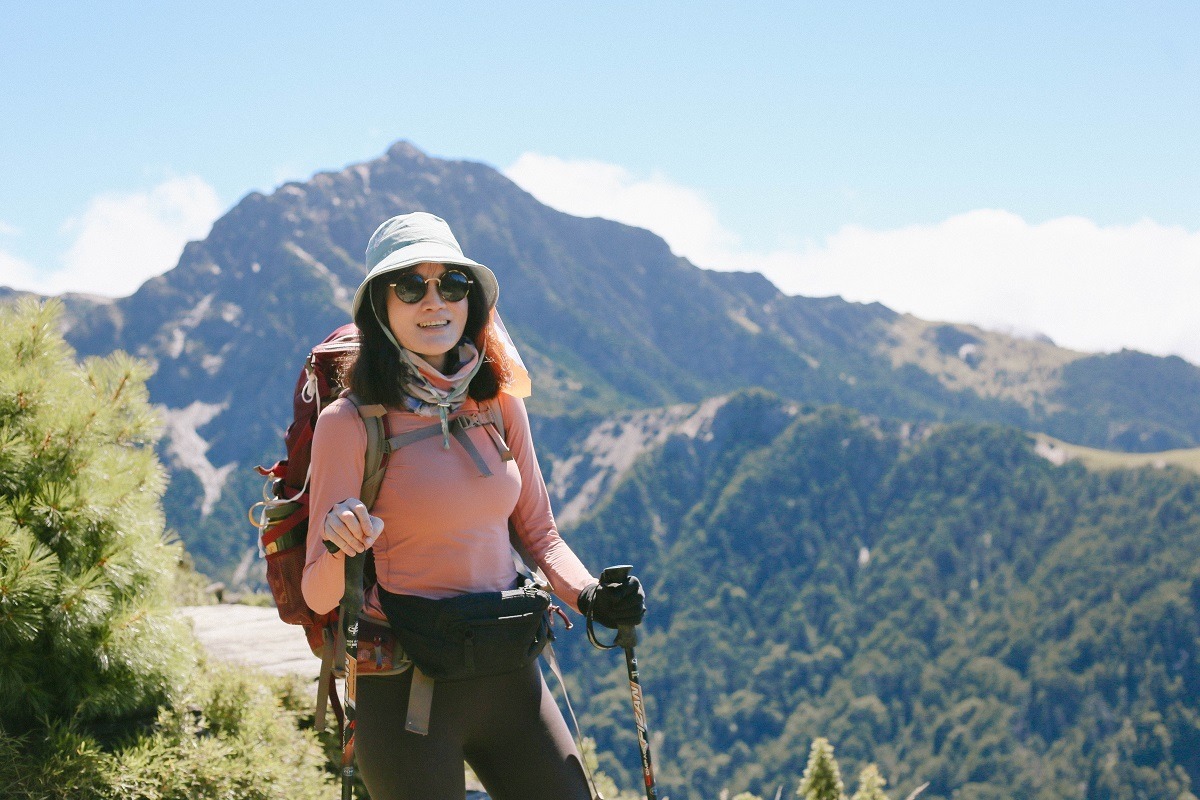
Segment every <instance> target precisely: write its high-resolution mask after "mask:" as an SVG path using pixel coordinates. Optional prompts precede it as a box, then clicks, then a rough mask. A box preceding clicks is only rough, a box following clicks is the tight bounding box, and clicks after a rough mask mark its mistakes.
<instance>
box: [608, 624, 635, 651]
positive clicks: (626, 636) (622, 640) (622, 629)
mask: <svg viewBox="0 0 1200 800" xmlns="http://www.w3.org/2000/svg"><path fill="white" fill-rule="evenodd" d="M637 642H638V638H637V628H635V627H634V626H633V625H619V626H617V638H616V640H615V641H614V642H613V644H614V645H616V646H617V647H623V648H625V649H626V650H632V649H633V648H634V647H636V646H637Z"/></svg>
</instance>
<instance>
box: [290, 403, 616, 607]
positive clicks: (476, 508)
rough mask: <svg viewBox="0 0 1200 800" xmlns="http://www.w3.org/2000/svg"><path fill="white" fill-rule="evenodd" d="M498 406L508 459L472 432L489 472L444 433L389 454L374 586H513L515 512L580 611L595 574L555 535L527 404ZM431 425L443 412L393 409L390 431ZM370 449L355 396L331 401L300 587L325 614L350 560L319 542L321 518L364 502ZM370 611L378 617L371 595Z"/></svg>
mask: <svg viewBox="0 0 1200 800" xmlns="http://www.w3.org/2000/svg"><path fill="white" fill-rule="evenodd" d="M493 402H499V403H500V410H501V413H502V414H503V416H504V427H505V431H504V436H505V440H506V441H507V444H508V446H509V449H510V450H511V451H512V454H513V459H512V460H511V461H507V462H506V461H503V460H502V459H501V456H500V452H499V450H498V448H497V446H496V444H495V442H494V441H493V440H492V438H491V433H489V431H488V430H486V429H485V428H484V427H483V426H476V427H471V428H468V429H467V435H468V436H469V437H470V439H471V441H472V442H473V443H474V445H475V447H476V449H477V450H478V451H479V453H480V455H481V456H482V457H483V459H484V460H485V461H486V462H487V465H488V467H489V469H490V470H491V472H492V474H491V476H489V477H484V476H483V475H481V474H480V471H479V469H478V468H477V467H476V465H475V463H474V462H473V461H472V459H471V456H470V454H469V453H467V451H466V450H465V449H464V448H463V446H462V445H461V444H460V443H459V442H458V441H457V440H456V439H454V438H453V437H451V439H450V448H449V449H448V450H447V449H445V448H444V447H443V443H442V436H441V434H440V433H439V434H438V435H437V436H433V437H430V438H428V439H424V440H421V441H418V442H414V443H412V444H408V445H405V446H404V447H402V448H400V449H399V450H397V451H396V452H394V453H392V454H391V456H390V457H389V459H388V463H387V469H386V471H385V473H384V478H383V484H382V486H381V487H380V490H379V497H378V498H377V499H376V501H375V505H374V507H373V508H372V509H371V514H372V515H373V516H376V517H379V518H380V519H382V520H383V525H384V527H383V533H381V534H380V536H379V538H378V539H377V540H376V542H375V545H374V547H373V550H374V552H375V570H376V574H377V576H378V580H379V585H380V586H382V587H383V588H384V589H386V590H388V591H389V592H394V593H398V594H412V595H419V596H421V597H428V598H433V599H440V598H444V597H452V596H454V595H458V594H464V593H469V592H485V591H495V590H502V589H508V588H509V587H511V586H512V585H513V582H514V581H515V580H516V577H517V573H516V567H515V566H514V564H513V560H512V556H511V550H510V547H509V532H508V521H509V518H510V517H511V518H512V522H513V526H514V528H515V530H516V532H517V535H518V536H519V537H520V539H521V541H522V543H523V544H524V545H525V548H526V550H527V551H528V552H529V554H530V555H531V556H532V557H533V559H534V560H535V561H536V562H537V564H538V566H540V567H541V568H542V570H543V571H544V572H545V573H546V577H547V578H548V579H549V581H550V584H551V587H552V588H553V590H554V593H555V594H556V595H558V597H559V598H560V599H562V600H563V601H564V602H566V603H567V604H568V605H570V606H571V607H572V608H577V607H578V606H577V600H578V597H579V592H580V591H581V590H582V589H583V588H584V587H586V586H587V585H589V584H591V583H593V582H595V580H596V579H595V578H593V577H592V576H591V574H590V573H589V572H588V571H587V568H586V567H584V565H583V563H582V562H581V561H580V560H579V558H578V557H577V556H576V555H575V554H574V553H573V552H572V551H571V548H570V547H568V546H567V543H566V542H564V541H563V539H562V537H561V536H559V534H558V529H557V528H556V526H555V523H554V515H553V513H552V511H551V509H550V498H549V495H548V494H547V492H546V484H545V482H544V481H543V480H542V473H541V470H540V469H539V467H538V462H537V455H536V454H535V453H534V449H533V439H532V436H531V435H530V429H529V417H528V415H527V413H526V411H525V404H524V403H523V402H522V401H521V400H520V399H518V398H515V397H511V396H509V395H507V394H503V393H501V394H500V395H498V396H497V399H496V400H495V401H493ZM458 413H459V414H463V415H471V414H477V415H481V418H482V419H489V418H488V417H487V411H486V409H484V410H480V407H479V405H478V404H476V402H475V401H474V400H470V399H468V400H466V401H465V402H464V403H463V406H462V407H461V408H460V409H459V412H458ZM432 424H437V417H427V416H420V415H418V414H414V413H411V412H408V411H396V410H389V411H388V425H389V430H390V433H391V435H392V436H396V435H398V434H402V433H404V432H406V431H410V430H414V429H416V428H422V427H426V426H428V425H432ZM366 446H367V434H366V428H365V427H364V425H363V423H362V420H361V419H360V418H359V415H358V411H357V410H356V409H355V407H354V405H353V404H352V403H351V402H350V401H349V400H346V399H339V400H336V401H334V402H333V403H332V404H331V405H330V406H329V407H328V408H326V409H325V411H323V412H322V413H321V416H320V418H319V419H318V421H317V427H316V430H315V432H314V435H313V443H312V462H311V463H312V466H311V470H312V471H311V473H310V478H309V480H310V495H309V504H310V505H309V512H310V517H309V520H310V522H309V530H308V549H307V559H306V562H305V565H304V577H303V580H302V583H301V588H302V590H303V593H304V599H305V601H306V602H307V603H308V605H309V607H310V608H312V609H313V610H314V611H316V612H318V613H324V612H326V611H330V610H332V609H333V608H334V607H336V606H337V605H338V603H339V602H340V601H341V598H342V590H343V588H344V586H345V580H344V572H343V569H344V564H343V555H342V554H341V553H336V554H331V553H329V552H328V551H327V550H326V549H325V545H324V542H323V540H322V537H321V532H322V530H323V528H324V520H325V517H326V515H327V514H328V513H329V510H330V509H331V508H333V506H334V505H335V504H337V503H339V502H341V501H343V500H347V499H349V498H357V497H358V495H359V493H360V491H361V489H362V480H363V469H364V461H365V453H366ZM364 610H365V613H367V614H368V615H370V616H373V617H377V618H383V616H384V615H383V612H382V610H381V608H380V606H379V601H378V597H377V594H376V592H375V591H374V590H372V591H371V592H369V593H368V595H367V597H366V607H365V609H364Z"/></svg>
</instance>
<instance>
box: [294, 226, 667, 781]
mask: <svg viewBox="0 0 1200 800" xmlns="http://www.w3.org/2000/svg"><path fill="white" fill-rule="evenodd" d="M366 261H367V273H368V274H367V277H366V280H364V281H363V283H362V285H361V286H360V287H359V288H358V291H357V293H356V294H355V296H354V304H353V310H354V321H355V323H356V324H357V326H358V328H359V330H360V331H361V338H362V343H361V349H360V351H359V354H358V356H357V359H356V360H355V361H354V362H353V364H352V365H351V366H350V367H349V385H350V388H351V391H352V392H353V394H354V395H355V399H356V400H357V401H358V402H359V403H361V404H364V405H371V404H380V405H382V406H384V407H385V408H386V422H387V430H388V434H389V435H390V436H392V437H396V436H397V435H402V434H405V433H406V432H413V431H417V430H418V429H430V428H431V429H432V433H431V435H428V436H426V437H421V436H417V437H416V440H415V441H411V442H410V443H407V444H405V445H404V446H403V447H402V448H400V449H398V450H396V451H395V452H393V453H392V454H391V456H390V458H389V460H388V462H387V466H386V471H385V473H384V476H383V483H382V486H381V488H380V491H379V495H378V498H377V500H376V501H375V503H374V506H373V508H371V509H367V508H366V507H365V506H364V505H363V503H362V502H360V500H359V499H358V498H357V495H358V494H360V493H361V491H360V490H361V486H362V481H363V471H364V451H365V448H366V444H367V434H366V429H365V427H364V423H363V421H362V419H361V418H360V416H359V411H358V408H357V407H356V406H355V405H354V403H353V402H351V400H350V399H349V398H347V397H343V398H341V399H339V400H337V401H335V402H334V403H332V404H331V405H330V406H329V407H328V408H327V409H326V410H325V411H324V412H323V413H322V414H321V416H320V419H319V422H318V424H317V427H316V432H315V435H314V439H313V444H312V467H311V498H310V503H311V516H310V518H311V519H312V520H314V522H315V521H318V520H321V521H323V523H315V524H313V525H311V526H310V528H309V540H308V550H307V553H308V555H307V562H306V564H305V567H304V578H303V592H304V598H305V600H306V601H307V602H308V604H309V606H310V607H311V608H312V609H313V610H314V611H317V612H318V613H320V612H325V611H330V610H332V609H333V608H335V607H337V606H338V604H339V601H340V600H341V597H342V592H343V588H344V583H345V580H344V572H343V568H344V559H345V557H346V554H349V555H351V556H353V555H356V554H358V553H360V552H364V551H365V550H367V549H371V550H372V551H373V552H374V560H375V570H376V575H377V581H378V582H377V584H376V585H375V586H374V587H373V588H372V589H371V590H369V592H368V595H367V597H366V604H365V607H364V615H365V616H368V617H373V618H375V619H380V620H383V619H388V618H389V616H391V617H392V621H393V623H394V624H393V629H395V628H396V624H395V623H399V624H400V625H406V624H408V623H410V622H412V620H408V621H407V622H406V621H405V620H404V619H403V618H402V615H403V614H404V613H406V612H405V609H406V608H407V606H406V603H412V602H415V603H428V601H429V600H435V601H441V602H443V603H445V602H454V601H453V600H448V599H452V598H459V599H461V598H462V597H463V596H465V595H472V594H475V593H483V592H497V591H500V590H508V589H512V588H514V587H516V586H518V585H519V583H520V578H519V573H518V570H517V566H516V560H515V559H514V558H513V550H512V549H511V547H510V544H509V526H510V521H511V525H512V528H513V530H514V531H515V534H516V536H517V537H518V538H519V540H520V543H521V544H522V545H524V549H525V550H526V551H527V553H528V555H529V556H531V558H532V560H533V561H534V562H536V565H537V566H538V567H540V568H541V570H542V571H543V572H544V574H545V575H546V576H547V578H548V580H549V583H550V586H551V588H552V590H553V592H554V594H555V595H557V596H558V598H559V599H560V600H561V601H562V602H564V603H566V604H567V605H569V606H571V607H573V608H575V609H577V610H578V611H579V612H580V613H583V614H585V615H588V614H590V618H591V619H594V620H595V621H597V622H599V623H601V624H603V625H606V626H608V627H610V628H616V627H618V626H619V625H632V624H637V623H639V622H640V621H641V619H642V616H643V614H644V613H645V602H644V601H645V595H644V593H643V591H642V588H641V585H640V583H639V582H638V580H637V578H635V577H630V578H628V579H627V580H626V581H625V582H624V583H619V584H616V583H614V584H606V585H601V584H600V583H599V582H598V581H597V580H596V578H594V577H592V575H591V574H590V573H589V572H588V570H587V569H586V568H585V567H584V566H583V564H582V563H581V562H580V560H579V558H578V557H577V556H576V555H575V554H574V553H573V552H572V551H571V549H570V547H568V546H567V543H566V542H565V541H563V539H562V537H561V536H560V535H559V533H558V530H557V528H556V527H555V523H554V516H553V514H552V512H551V509H550V501H549V497H548V495H547V493H546V486H545V483H544V482H543V480H542V475H541V472H540V471H539V468H538V461H537V456H536V454H535V452H534V447H533V441H532V438H531V436H530V429H529V418H528V416H527V415H526V411H525V406H524V403H523V401H522V400H521V399H520V396H521V395H522V394H527V391H526V392H522V391H521V388H520V385H519V384H520V383H521V381H520V380H519V379H518V378H515V377H514V375H516V374H520V373H521V372H522V371H523V369H521V368H519V366H518V365H517V364H516V363H515V362H514V361H513V359H512V358H511V357H510V356H509V355H508V351H507V348H506V345H508V346H511V342H510V341H508V340H507V334H506V333H504V332H503V327H502V325H500V324H498V323H497V320H496V317H495V311H494V309H495V305H496V297H497V295H498V293H499V287H498V285H497V282H496V277H495V275H494V274H493V273H492V271H491V270H489V269H488V268H487V267H485V266H483V265H482V264H479V263H476V262H475V261H472V260H471V259H469V258H467V257H465V256H464V255H463V253H462V249H461V248H460V247H459V244H458V241H457V240H456V239H455V237H454V234H453V233H452V232H451V231H450V228H449V226H448V225H447V224H446V223H445V221H443V220H442V219H440V218H438V217H435V216H433V215H432V214H427V213H424V212H416V213H412V214H404V215H401V216H397V217H393V218H392V219H389V220H387V221H386V222H384V223H383V224H382V225H380V226H379V228H378V229H377V230H376V231H375V234H374V235H373V236H372V237H371V240H370V243H369V244H368V246H367V253H366ZM513 352H515V350H513ZM514 395H515V396H514ZM496 408H498V409H499V413H500V414H501V415H502V421H501V422H502V424H494V416H492V415H493V414H494V413H495V409H496ZM464 421H466V422H467V423H469V424H462V423H463V422H464ZM489 421H493V424H488V423H489ZM439 428H440V429H439ZM501 431H502V433H501ZM471 451H474V452H471ZM327 543H328V544H327ZM330 545H336V547H332V546H330ZM421 598H424V599H421ZM414 652H415V651H414ZM477 666H478V665H477ZM423 680H427V679H424V678H423V677H422V676H420V675H418V677H417V681H418V682H421V681H423ZM413 681H414V670H413V669H408V670H406V671H404V672H402V673H400V674H398V675H392V676H386V677H381V676H371V677H364V678H362V679H360V680H358V681H357V703H356V707H357V722H356V724H357V732H356V735H355V739H356V747H355V750H356V757H357V762H358V769H359V772H360V774H361V775H362V778H363V782H364V783H365V784H366V786H367V789H368V791H369V792H370V793H371V797H372V798H373V800H462V797H463V795H464V791H465V787H464V778H463V766H462V765H463V761H464V760H465V761H466V762H467V763H468V764H470V765H471V767H472V769H473V770H474V771H475V774H476V775H477V776H478V777H479V779H480V781H481V782H482V783H483V785H484V787H485V788H486V789H487V792H488V794H489V795H490V796H491V797H492V798H493V800H589V798H590V792H589V790H588V786H587V781H586V779H585V776H584V772H583V770H582V766H581V764H580V755H579V752H578V750H577V748H576V747H575V744H574V742H573V741H572V738H571V735H570V733H569V731H568V729H567V726H566V724H565V722H564V721H563V717H562V714H561V712H560V711H559V709H558V706H557V704H556V703H555V701H554V699H553V697H552V695H551V694H550V692H549V691H548V689H547V687H546V684H545V681H544V680H543V678H542V674H541V670H540V668H539V667H538V664H537V659H536V658H533V659H532V660H530V661H529V662H528V663H527V664H525V665H524V666H521V667H519V668H517V669H512V670H509V671H506V672H501V673H500V674H491V675H487V676H485V677H468V678H465V679H458V680H447V681H442V680H435V681H433V684H432V685H433V694H432V706H431V708H430V710H429V714H428V732H427V733H425V734H422V733H416V732H413V731H412V730H408V729H406V717H407V716H408V710H409V709H408V705H409V700H410V692H411V691H412V689H413V687H412V683H413ZM412 696H413V697H415V696H416V695H415V694H414V695H412ZM414 705H418V704H417V703H414Z"/></svg>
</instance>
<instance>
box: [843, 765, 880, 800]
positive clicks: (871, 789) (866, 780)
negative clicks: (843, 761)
mask: <svg viewBox="0 0 1200 800" xmlns="http://www.w3.org/2000/svg"><path fill="white" fill-rule="evenodd" d="M884 786H887V781H886V780H885V779H884V777H883V776H882V775H880V774H879V767H877V766H875V765H874V764H867V765H866V766H865V767H863V768H862V771H861V772H859V773H858V791H857V792H855V793H854V797H853V798H851V800H888V796H887V795H886V794H884V793H883V787H884Z"/></svg>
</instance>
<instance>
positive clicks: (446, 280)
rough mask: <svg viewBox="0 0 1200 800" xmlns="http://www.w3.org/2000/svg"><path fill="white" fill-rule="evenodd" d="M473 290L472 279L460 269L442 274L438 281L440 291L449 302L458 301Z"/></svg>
mask: <svg viewBox="0 0 1200 800" xmlns="http://www.w3.org/2000/svg"><path fill="white" fill-rule="evenodd" d="M469 291H471V279H470V278H468V277H467V276H466V275H464V274H463V273H461V272H459V271H458V270H453V271H451V272H446V273H443V274H442V278H441V280H440V281H438V293H439V294H441V296H442V299H443V300H445V301H446V302H447V303H457V302H458V301H459V300H462V299H463V298H464V297H466V296H467V292H469Z"/></svg>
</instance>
